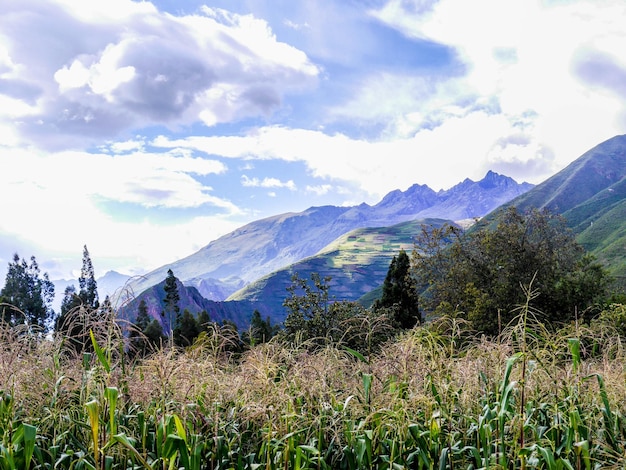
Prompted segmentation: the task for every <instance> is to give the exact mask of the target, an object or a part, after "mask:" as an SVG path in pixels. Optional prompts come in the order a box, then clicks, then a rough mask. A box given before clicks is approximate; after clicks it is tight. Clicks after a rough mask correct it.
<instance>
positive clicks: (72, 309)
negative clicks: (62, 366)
mask: <svg viewBox="0 0 626 470" xmlns="http://www.w3.org/2000/svg"><path fill="white" fill-rule="evenodd" d="M78 285H79V289H80V290H79V291H78V292H76V287H75V286H73V285H71V286H68V287H66V288H65V292H64V297H63V301H62V303H61V313H60V315H59V316H58V318H57V319H56V322H55V332H56V333H57V335H59V336H61V337H63V338H66V343H67V344H68V345H69V347H70V349H72V350H73V351H74V352H75V353H78V354H79V353H81V352H83V351H91V350H92V349H93V346H92V344H91V338H90V335H89V330H90V329H93V327H94V326H95V325H96V324H97V323H98V322H102V321H109V320H110V319H111V317H112V316H113V307H112V306H111V302H110V300H109V298H108V297H107V298H106V299H105V301H104V302H103V304H102V305H100V302H99V300H98V286H97V284H96V279H95V276H94V268H93V263H92V262H91V258H90V256H89V251H88V250H87V246H86V245H84V246H83V260H82V268H81V271H80V277H79V278H78Z"/></svg>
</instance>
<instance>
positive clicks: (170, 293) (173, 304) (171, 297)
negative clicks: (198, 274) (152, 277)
mask: <svg viewBox="0 0 626 470" xmlns="http://www.w3.org/2000/svg"><path fill="white" fill-rule="evenodd" d="M177 282H178V279H176V277H175V276H174V272H173V271H172V270H171V269H168V270H167V277H166V278H165V286H164V287H163V290H165V300H164V302H165V310H164V314H163V316H164V317H165V321H166V322H167V329H168V330H169V332H170V335H171V334H172V329H173V327H174V321H173V320H172V319H173V318H174V319H176V318H177V317H178V314H179V313H180V307H179V306H178V302H179V301H180V295H179V294H178V284H177Z"/></svg>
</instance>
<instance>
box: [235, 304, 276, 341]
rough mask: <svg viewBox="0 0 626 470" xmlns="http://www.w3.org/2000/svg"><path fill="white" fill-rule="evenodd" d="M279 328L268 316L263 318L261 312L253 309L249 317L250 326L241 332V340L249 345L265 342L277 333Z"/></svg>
mask: <svg viewBox="0 0 626 470" xmlns="http://www.w3.org/2000/svg"><path fill="white" fill-rule="evenodd" d="M279 329H280V328H279V326H278V325H272V322H271V320H270V317H267V318H266V319H265V320H263V319H262V318H261V312H259V311H258V310H254V312H253V313H252V318H250V328H249V329H248V330H247V331H244V332H243V334H242V340H243V342H244V343H246V344H249V345H250V346H254V345H257V344H262V343H267V342H268V341H269V340H270V339H272V338H273V337H274V336H275V335H276V334H277V333H278V331H279Z"/></svg>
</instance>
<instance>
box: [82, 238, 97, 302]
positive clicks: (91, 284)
mask: <svg viewBox="0 0 626 470" xmlns="http://www.w3.org/2000/svg"><path fill="white" fill-rule="evenodd" d="M78 286H79V288H80V291H79V293H78V296H79V297H80V300H81V302H82V303H83V305H84V306H85V307H87V308H91V309H97V308H98V307H99V302H98V285H97V283H96V278H95V273H94V269H93V264H92V262H91V257H90V256H89V250H87V245H84V246H83V267H82V268H81V270H80V277H79V278H78Z"/></svg>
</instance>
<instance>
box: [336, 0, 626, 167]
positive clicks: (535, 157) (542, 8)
mask: <svg viewBox="0 0 626 470" xmlns="http://www.w3.org/2000/svg"><path fill="white" fill-rule="evenodd" d="M486 12H488V14H486ZM370 14H371V15H372V16H373V17H374V18H376V19H378V20H379V21H381V22H382V23H384V24H386V25H388V26H390V27H392V28H395V29H397V30H398V31H400V32H402V33H403V34H404V35H405V36H406V37H408V38H414V39H416V40H428V41H434V42H436V43H438V44H443V45H446V46H448V47H451V48H453V49H454V51H456V54H457V57H458V58H459V60H460V61H461V63H463V64H464V69H463V70H461V73H459V74H455V75H452V76H448V77H428V78H427V79H425V78H424V77H419V78H412V79H411V78H410V77H403V76H399V75H395V76H382V77H381V76H380V75H379V76H369V77H366V78H365V79H364V80H363V82H362V83H361V86H359V87H357V89H356V92H355V95H354V97H352V98H350V100H349V101H348V103H347V106H344V105H343V104H341V105H340V106H338V109H341V110H342V112H344V113H345V112H351V113H353V116H354V119H359V118H360V117H361V118H365V119H367V118H368V117H369V118H370V119H378V120H381V121H382V120H383V119H384V118H385V117H386V118H387V122H389V123H390V125H389V126H388V127H387V129H388V131H390V133H391V134H393V135H395V136H400V137H406V136H409V135H414V136H415V138H416V139H417V140H421V138H420V134H424V132H425V131H426V130H428V129H434V128H436V127H437V126H445V125H446V123H447V121H448V120H458V119H462V120H465V119H467V121H468V127H469V128H470V129H471V121H472V120H473V119H474V115H475V112H476V111H477V110H482V111H483V112H485V113H487V114H489V115H494V116H501V119H504V120H506V121H508V122H509V123H510V125H511V126H515V127H517V129H518V130H519V129H520V125H521V126H522V127H523V129H522V130H523V132H525V133H526V134H528V135H529V136H530V138H529V139H528V140H527V141H526V142H525V143H517V144H515V145H510V144H507V145H503V142H502V141H501V140H500V138H501V137H502V136H507V135H514V134H515V132H514V131H508V130H506V129H505V133H504V134H501V135H493V137H492V138H493V141H492V148H491V149H490V150H489V152H488V154H487V155H486V156H485V155H483V156H482V158H485V157H487V161H489V162H490V163H491V164H492V165H493V166H494V168H496V167H497V168H506V169H507V170H508V171H509V172H512V173H513V175H522V174H530V170H531V169H533V170H536V171H539V174H541V175H542V176H547V175H549V174H550V173H551V172H554V171H557V170H558V169H560V168H562V167H563V166H564V165H565V164H566V163H569V162H570V161H571V160H573V159H574V158H576V157H577V156H579V155H580V154H581V153H582V152H583V151H585V150H587V149H588V148H590V147H592V146H594V145H596V144H597V143H598V142H600V141H601V140H604V139H606V138H609V137H612V136H613V135H615V134H619V133H622V130H623V129H622V126H621V125H622V123H621V122H620V119H621V116H623V115H624V113H625V112H626V108H625V107H624V105H623V97H624V96H625V93H626V89H625V88H624V85H623V83H624V80H623V78H624V77H625V76H626V75H625V74H626V61H624V59H623V53H622V51H623V50H625V48H626V33H625V32H624V29H623V26H622V23H623V21H622V19H623V18H624V16H625V15H626V5H624V3H623V2H620V1H610V0H602V1H586V0H581V1H575V2H541V1H539V0H536V1H534V0H530V1H528V0H515V1H511V2H500V1H498V0H479V1H477V2H465V1H463V0H439V1H419V0H413V1H405V0H388V1H386V2H385V3H384V5H383V6H381V7H379V8H377V9H373V10H371V11H370ZM407 78H408V79H407ZM396 90H398V93H399V95H400V96H403V97H405V98H406V99H405V100H397V101H398V104H397V105H396V106H394V107H393V108H389V109H385V108H382V107H380V106H378V107H376V106H372V104H373V103H375V97H376V96H383V97H385V98H386V97H388V96H394V93H395V91H396ZM615 97H619V98H620V100H615ZM382 101H384V102H387V100H386V99H384V100H382ZM402 103H410V105H408V106H407V105H405V106H403V105H402ZM367 109H370V111H369V115H368V111H367ZM372 110H374V111H372ZM374 112H379V113H380V115H372V113H374ZM479 132H483V133H488V134H489V133H491V132H490V130H488V129H484V130H480V131H479ZM424 135H425V134H424Z"/></svg>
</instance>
